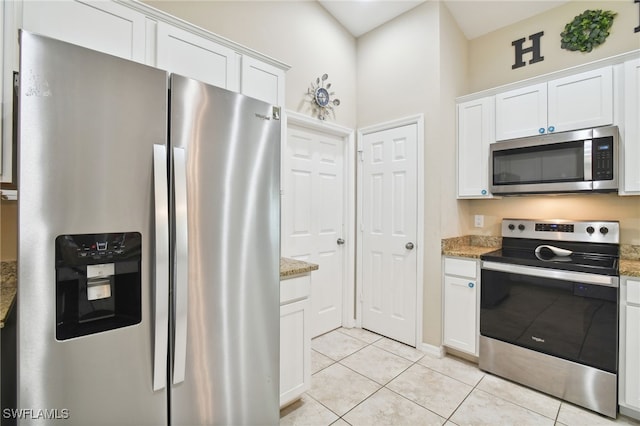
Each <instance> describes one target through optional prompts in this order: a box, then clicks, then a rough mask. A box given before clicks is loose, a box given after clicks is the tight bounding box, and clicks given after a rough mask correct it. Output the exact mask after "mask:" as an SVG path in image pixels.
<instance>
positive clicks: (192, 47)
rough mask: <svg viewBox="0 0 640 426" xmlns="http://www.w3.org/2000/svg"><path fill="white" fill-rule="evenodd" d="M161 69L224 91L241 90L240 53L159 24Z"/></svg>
mask: <svg viewBox="0 0 640 426" xmlns="http://www.w3.org/2000/svg"><path fill="white" fill-rule="evenodd" d="M156 58H157V66H158V68H161V69H164V70H167V71H168V72H172V73H176V74H180V75H183V76H185V77H190V78H193V79H196V80H199V81H202V82H204V83H208V84H211V85H213V86H217V87H222V88H223V89H229V90H233V91H235V92H238V91H239V88H240V84H239V81H240V80H239V77H240V73H239V69H238V58H239V56H238V54H237V53H236V52H235V51H233V50H232V49H230V48H228V47H225V46H222V45H220V44H218V43H216V42H214V41H212V40H209V39H207V38H204V37H201V36H199V35H197V34H194V33H191V32H189V31H186V30H183V29H182V28H177V27H174V26H173V25H169V24H167V23H165V22H158V40H157V53H156Z"/></svg>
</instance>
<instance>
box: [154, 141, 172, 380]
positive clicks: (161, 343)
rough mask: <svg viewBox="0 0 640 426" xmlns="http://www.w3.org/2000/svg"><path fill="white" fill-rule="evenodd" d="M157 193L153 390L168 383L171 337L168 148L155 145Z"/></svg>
mask: <svg viewBox="0 0 640 426" xmlns="http://www.w3.org/2000/svg"><path fill="white" fill-rule="evenodd" d="M153 191H154V194H153V195H154V210H155V212H154V215H155V271H154V275H155V277H154V278H155V290H154V291H155V306H154V309H155V315H154V317H155V318H154V321H155V324H154V344H153V390H154V391H158V390H161V389H163V388H164V387H165V386H166V384H167V347H168V346H167V341H168V338H169V329H168V324H169V201H168V200H169V198H168V195H167V194H168V179H167V149H166V147H165V146H164V145H154V146H153Z"/></svg>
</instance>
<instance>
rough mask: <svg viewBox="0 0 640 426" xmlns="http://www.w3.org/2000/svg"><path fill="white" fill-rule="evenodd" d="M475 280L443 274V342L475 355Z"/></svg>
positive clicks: (476, 332)
mask: <svg viewBox="0 0 640 426" xmlns="http://www.w3.org/2000/svg"><path fill="white" fill-rule="evenodd" d="M476 292H477V285H476V282H475V280H470V279H465V278H459V277H453V276H449V275H445V276H444V344H445V345H446V346H449V347H451V348H454V349H458V350H461V351H464V352H467V353H470V354H473V355H477V345H476V338H477V334H478V331H477V328H478V326H477V321H476V318H477V316H476V313H477V304H476Z"/></svg>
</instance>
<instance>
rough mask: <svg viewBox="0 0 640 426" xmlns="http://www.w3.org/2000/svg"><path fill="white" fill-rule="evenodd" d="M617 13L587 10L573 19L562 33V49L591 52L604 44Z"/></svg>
mask: <svg viewBox="0 0 640 426" xmlns="http://www.w3.org/2000/svg"><path fill="white" fill-rule="evenodd" d="M615 16H616V13H615V12H612V11H610V10H607V11H603V10H585V11H584V12H583V13H582V14H580V15H578V16H576V17H575V18H573V21H571V22H569V23H568V24H567V25H565V27H564V31H563V32H561V33H560V37H562V41H561V43H560V47H561V48H563V49H567V50H571V51H576V50H578V51H580V52H591V51H592V50H593V48H594V47H598V46H599V45H601V44H603V43H604V41H605V40H606V39H607V37H608V36H609V29H610V28H611V26H612V25H613V18H614V17H615Z"/></svg>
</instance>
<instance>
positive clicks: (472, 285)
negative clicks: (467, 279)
mask: <svg viewBox="0 0 640 426" xmlns="http://www.w3.org/2000/svg"><path fill="white" fill-rule="evenodd" d="M467 285H468V286H469V288H473V287H474V286H475V284H474V283H469V284H467Z"/></svg>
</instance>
